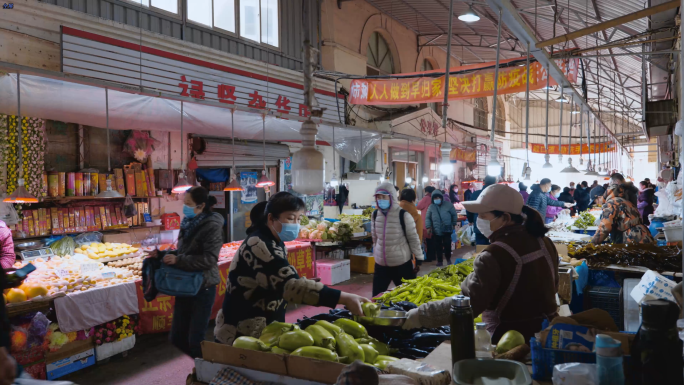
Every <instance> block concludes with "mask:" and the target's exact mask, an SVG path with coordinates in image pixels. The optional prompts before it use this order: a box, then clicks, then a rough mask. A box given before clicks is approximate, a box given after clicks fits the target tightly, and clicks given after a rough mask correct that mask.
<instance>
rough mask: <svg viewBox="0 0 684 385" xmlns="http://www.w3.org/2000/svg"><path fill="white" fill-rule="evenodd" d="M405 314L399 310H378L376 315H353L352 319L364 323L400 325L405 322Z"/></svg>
mask: <svg viewBox="0 0 684 385" xmlns="http://www.w3.org/2000/svg"><path fill="white" fill-rule="evenodd" d="M407 314H408V313H407V312H405V311H399V310H380V312H379V313H378V316H377V317H366V316H357V315H355V316H354V321H356V322H358V323H360V324H364V325H373V326H395V327H401V326H402V325H403V324H404V322H406V315H407Z"/></svg>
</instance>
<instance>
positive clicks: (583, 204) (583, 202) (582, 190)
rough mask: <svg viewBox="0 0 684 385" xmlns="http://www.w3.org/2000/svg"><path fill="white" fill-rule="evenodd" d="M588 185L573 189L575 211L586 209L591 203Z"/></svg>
mask: <svg viewBox="0 0 684 385" xmlns="http://www.w3.org/2000/svg"><path fill="white" fill-rule="evenodd" d="M589 192H590V190H589V187H582V186H578V187H577V188H576V189H575V194H574V196H573V198H575V202H577V212H582V211H586V210H587V208H589V204H590V203H591V197H590V196H589Z"/></svg>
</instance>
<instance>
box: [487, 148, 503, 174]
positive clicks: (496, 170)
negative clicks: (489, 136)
mask: <svg viewBox="0 0 684 385" xmlns="http://www.w3.org/2000/svg"><path fill="white" fill-rule="evenodd" d="M489 155H490V157H489V163H488V164H487V175H489V176H500V175H501V163H499V161H498V160H497V158H498V155H499V150H498V149H497V148H496V147H493V146H492V148H491V149H490V150H489Z"/></svg>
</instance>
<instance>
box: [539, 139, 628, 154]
mask: <svg viewBox="0 0 684 385" xmlns="http://www.w3.org/2000/svg"><path fill="white" fill-rule="evenodd" d="M530 150H531V151H532V152H533V153H535V154H546V148H545V147H544V145H543V144H538V143H530ZM590 150H591V151H590ZM611 151H615V144H614V143H611V142H605V143H592V144H591V149H590V148H589V145H588V144H582V154H589V153H591V154H597V153H601V152H611ZM561 153H562V154H563V155H568V154H570V155H579V154H580V145H579V143H578V144H573V145H572V147H570V145H567V144H564V145H562V146H561ZM549 154H552V155H553V154H558V145H557V144H549Z"/></svg>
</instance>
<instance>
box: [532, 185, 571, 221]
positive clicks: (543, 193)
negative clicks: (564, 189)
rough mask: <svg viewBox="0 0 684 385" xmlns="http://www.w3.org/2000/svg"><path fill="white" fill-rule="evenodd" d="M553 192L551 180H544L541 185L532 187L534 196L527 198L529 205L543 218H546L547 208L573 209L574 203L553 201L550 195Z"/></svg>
mask: <svg viewBox="0 0 684 385" xmlns="http://www.w3.org/2000/svg"><path fill="white" fill-rule="evenodd" d="M549 190H551V179H549V178H544V179H542V180H541V181H540V182H539V184H533V185H532V194H530V196H529V198H527V205H528V206H530V207H532V208H533V209H535V210H537V211H538V212H539V214H541V216H542V218H544V217H546V206H556V207H571V206H572V203H566V202H561V201H557V200H554V199H551V198H550V197H549V195H548V192H549Z"/></svg>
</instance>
